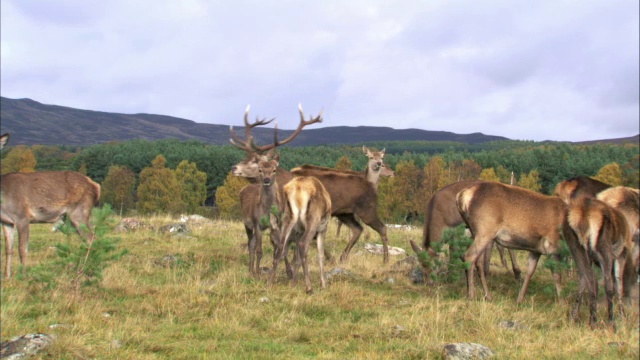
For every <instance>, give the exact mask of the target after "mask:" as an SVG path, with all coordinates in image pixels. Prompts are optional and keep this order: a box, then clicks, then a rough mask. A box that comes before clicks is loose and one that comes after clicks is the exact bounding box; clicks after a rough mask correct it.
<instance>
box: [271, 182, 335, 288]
mask: <svg viewBox="0 0 640 360" xmlns="http://www.w3.org/2000/svg"><path fill="white" fill-rule="evenodd" d="M284 194H285V198H286V206H285V212H284V221H283V225H282V239H281V241H280V243H279V246H278V251H276V253H277V256H275V257H274V259H273V271H272V273H271V281H273V280H274V278H275V275H276V268H277V266H278V262H279V261H280V259H281V258H282V257H284V258H285V259H286V249H287V248H288V243H289V241H290V238H291V234H292V231H294V229H295V230H296V231H297V232H301V233H302V235H301V236H300V237H298V238H297V244H296V252H297V254H296V257H295V259H296V261H295V268H294V269H293V278H292V284H293V285H294V286H295V285H296V282H297V273H298V269H299V268H300V266H302V270H303V273H304V281H305V286H306V291H307V293H311V292H312V291H313V290H312V288H311V280H310V278H309V265H308V262H307V251H308V249H309V244H310V243H311V240H312V239H314V238H315V239H316V242H317V246H318V264H319V267H320V281H321V284H322V288H325V287H326V279H325V276H324V255H323V254H324V239H325V235H326V233H327V225H328V223H329V220H330V219H331V197H330V196H329V193H328V192H327V191H326V190H325V188H324V186H323V185H322V183H321V182H320V181H319V180H318V179H316V178H314V177H310V176H300V177H295V178H293V179H292V180H291V181H289V182H288V183H287V184H285V185H284Z"/></svg>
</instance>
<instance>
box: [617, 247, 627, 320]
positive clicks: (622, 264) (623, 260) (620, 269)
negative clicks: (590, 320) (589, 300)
mask: <svg viewBox="0 0 640 360" xmlns="http://www.w3.org/2000/svg"><path fill="white" fill-rule="evenodd" d="M627 262H628V261H627V256H626V253H625V252H623V254H622V255H621V256H620V257H618V259H615V261H614V262H613V274H614V275H613V278H614V279H613V282H614V284H615V292H616V297H617V299H618V307H619V308H620V315H621V316H626V313H625V311H624V302H623V298H624V295H625V294H624V293H625V287H624V281H625V274H624V271H625V269H626V264H627Z"/></svg>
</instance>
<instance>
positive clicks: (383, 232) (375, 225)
mask: <svg viewBox="0 0 640 360" xmlns="http://www.w3.org/2000/svg"><path fill="white" fill-rule="evenodd" d="M363 221H364V222H365V224H367V225H369V226H370V227H371V228H372V229H374V230H375V231H376V232H377V233H378V234H380V239H381V240H382V253H383V254H384V255H383V263H384V264H387V263H388V262H389V239H388V238H387V226H386V225H385V224H384V223H383V222H382V221H380V219H378V218H377V216H376V217H375V218H374V219H373V220H369V219H366V220H365V219H363Z"/></svg>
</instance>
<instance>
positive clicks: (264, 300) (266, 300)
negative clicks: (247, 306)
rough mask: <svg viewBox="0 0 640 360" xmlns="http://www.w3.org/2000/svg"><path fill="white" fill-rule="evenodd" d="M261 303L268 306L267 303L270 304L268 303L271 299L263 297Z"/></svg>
mask: <svg viewBox="0 0 640 360" xmlns="http://www.w3.org/2000/svg"><path fill="white" fill-rule="evenodd" d="M260 302H261V303H263V304H266V303H268V302H269V298H268V297H266V296H264V297H261V298H260Z"/></svg>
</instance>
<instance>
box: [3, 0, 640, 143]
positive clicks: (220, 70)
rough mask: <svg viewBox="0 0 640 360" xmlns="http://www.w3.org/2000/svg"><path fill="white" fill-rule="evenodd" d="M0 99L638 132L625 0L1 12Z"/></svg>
mask: <svg viewBox="0 0 640 360" xmlns="http://www.w3.org/2000/svg"><path fill="white" fill-rule="evenodd" d="M0 16H1V26H2V29H1V30H2V31H1V32H0V36H1V43H0V44H1V50H2V53H1V54H0V56H1V61H2V67H1V77H0V81H1V85H2V86H1V88H0V89H1V91H2V96H6V97H10V98H21V97H29V98H32V99H34V100H36V101H40V102H44V103H49V104H57V105H64V106H72V107H78V108H84V109H92V110H103V111H113V112H127V113H138V112H147V113H157V114H164V115H172V116H179V117H184V118H188V119H191V120H194V121H198V122H211V123H218V124H240V123H241V121H242V114H243V111H244V108H245V106H246V105H247V104H251V105H252V113H253V114H255V115H259V116H266V117H274V116H275V117H277V118H278V119H279V124H280V127H281V128H293V127H295V125H296V122H297V120H298V118H297V110H296V108H297V104H298V103H299V102H301V103H302V104H303V106H304V108H305V111H306V112H307V113H308V114H315V113H317V112H318V111H319V110H320V109H321V108H324V111H325V122H324V123H323V126H334V125H354V126H355V125H372V126H391V127H394V128H423V129H427V130H443V131H452V132H457V133H471V132H483V133H485V134H492V135H502V136H506V137H509V138H512V139H531V140H546V139H551V140H571V141H580V140H590V139H600V138H612V137H622V136H631V135H635V134H637V133H638V132H640V129H639V128H638V118H639V116H640V114H639V99H638V97H639V95H640V90H639V89H640V86H639V75H640V74H639V71H638V67H639V64H640V59H639V56H638V53H639V52H640V51H639V45H638V42H639V40H640V39H639V28H640V24H639V21H638V17H639V16H638V2H633V1H631V2H630V1H627V0H614V1H605V0H588V1H583V2H575V1H538V2H529V3H514V2H512V1H506V0H505V1H491V2H476V1H465V0H457V1H429V2H423V1H410V2H402V3H398V2H391V1H369V2H365V3H363V2H357V1H326V2H312V3H307V2H299V1H291V0H281V1H274V2H266V3H265V2H258V1H250V0H244V1H237V2H222V1H204V0H189V1H180V2H174V1H150V0H141V1H124V0H113V1H106V2H105V1H79V0H65V1H62V0H56V1H45V0H41V1H33V0H3V8H2V12H1V13H0Z"/></svg>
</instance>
